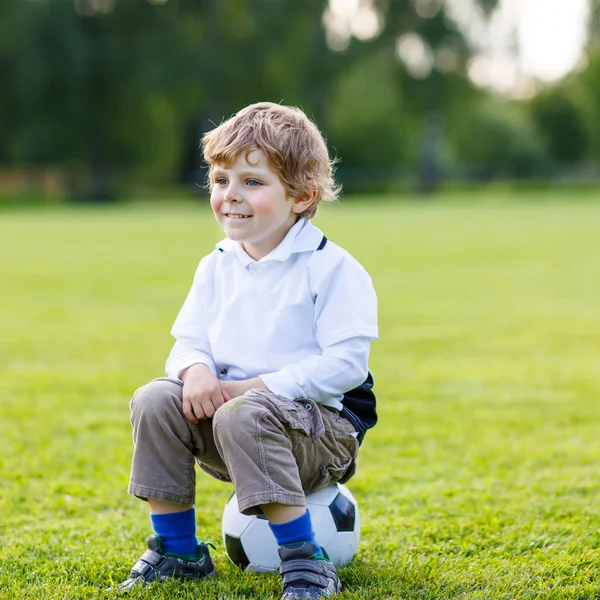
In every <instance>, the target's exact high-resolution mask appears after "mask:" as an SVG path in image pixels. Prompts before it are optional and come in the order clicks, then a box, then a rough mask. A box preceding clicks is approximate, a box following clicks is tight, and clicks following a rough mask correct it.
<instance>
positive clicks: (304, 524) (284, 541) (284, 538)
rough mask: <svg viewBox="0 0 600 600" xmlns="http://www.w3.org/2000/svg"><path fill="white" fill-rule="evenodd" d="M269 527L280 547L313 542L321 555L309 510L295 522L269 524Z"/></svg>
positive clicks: (317, 552)
mask: <svg viewBox="0 0 600 600" xmlns="http://www.w3.org/2000/svg"><path fill="white" fill-rule="evenodd" d="M269 527H270V528H271V531H272V532H273V535H274V536H275V539H276V540H277V543H278V544H279V545H280V546H287V545H289V544H298V543H300V542H312V543H313V544H314V545H315V547H316V554H321V547H320V546H319V544H317V540H316V539H315V534H314V532H313V528H312V522H311V520H310V512H309V511H308V509H307V510H306V512H305V513H304V514H303V515H302V516H301V517H298V518H297V519H294V520H293V521H288V522H287V523H281V524H280V525H275V524H274V523H269Z"/></svg>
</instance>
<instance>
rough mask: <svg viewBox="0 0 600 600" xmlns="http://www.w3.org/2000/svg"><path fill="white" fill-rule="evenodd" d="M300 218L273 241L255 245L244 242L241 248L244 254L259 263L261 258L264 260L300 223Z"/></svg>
mask: <svg viewBox="0 0 600 600" xmlns="http://www.w3.org/2000/svg"><path fill="white" fill-rule="evenodd" d="M299 220H300V218H299V217H298V218H297V219H296V220H295V221H294V222H293V223H292V224H291V225H290V226H289V227H288V228H287V229H284V230H282V231H280V232H279V235H278V236H277V237H275V238H273V239H270V240H268V241H265V242H264V243H262V244H261V243H258V244H253V243H252V242H250V243H246V242H242V243H241V246H242V248H243V250H244V252H245V253H246V254H247V255H248V256H249V257H250V258H252V259H253V260H255V261H259V260H260V259H261V258H264V257H265V256H267V255H268V254H271V252H273V250H275V248H277V246H279V244H281V242H283V240H284V239H285V238H286V236H287V234H288V233H289V232H290V230H291V229H292V227H294V225H296V223H298V221H299Z"/></svg>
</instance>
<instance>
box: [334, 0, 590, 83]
mask: <svg viewBox="0 0 600 600" xmlns="http://www.w3.org/2000/svg"><path fill="white" fill-rule="evenodd" d="M441 1H442V0H415V2H416V5H417V12H419V14H427V13H428V12H431V11H432V10H433V12H434V13H435V11H436V9H435V6H436V5H439V3H440V2H441ZM589 1H590V0H501V2H500V8H499V10H498V11H496V13H495V15H494V18H493V19H492V21H491V23H490V24H489V25H486V24H485V23H484V22H483V21H482V20H480V19H476V18H473V15H474V10H473V5H474V0H446V2H447V4H448V7H449V11H450V14H452V16H453V18H456V20H457V21H458V22H460V23H461V24H462V26H463V27H464V28H465V30H466V32H467V35H468V37H469V39H470V40H471V41H472V42H474V44H475V46H477V47H478V49H479V52H478V54H477V57H476V58H475V59H474V60H473V61H472V63H471V65H470V68H469V74H470V76H471V78H472V79H473V80H474V81H475V82H476V83H478V84H479V85H482V86H489V87H492V88H496V89H499V90H501V91H505V92H507V93H517V94H519V93H524V94H527V93H528V88H530V86H531V80H532V79H540V80H543V81H548V82H550V81H553V80H556V79H559V78H561V77H562V76H564V75H566V74H567V73H568V72H569V71H571V70H573V69H574V68H576V67H577V65H578V64H580V62H581V60H582V57H583V48H584V45H585V42H586V28H587V22H586V18H587V13H588V8H589ZM329 5H330V11H328V14H326V19H325V21H326V24H327V26H328V31H329V34H330V35H329V39H330V43H331V45H332V47H337V48H338V49H340V50H341V49H343V48H344V47H345V46H346V45H347V43H348V41H349V36H350V35H353V36H355V37H358V38H362V39H368V38H370V37H373V36H374V35H376V34H377V32H378V30H379V26H380V24H378V22H377V18H376V17H375V15H374V14H373V13H372V12H370V10H369V9H368V6H369V2H368V0H329ZM432 7H433V8H432ZM403 37H404V38H406V39H400V40H399V46H398V53H399V55H400V56H401V58H402V59H403V60H404V62H405V63H406V64H407V66H408V67H409V71H411V70H412V71H414V74H416V75H417V76H418V75H419V73H420V74H421V76H425V75H426V74H427V73H428V72H429V70H430V68H431V64H429V65H427V63H428V62H429V63H432V60H433V58H432V57H431V52H430V51H429V50H428V49H427V48H425V47H424V46H423V44H422V42H421V41H420V38H419V37H418V36H415V35H414V34H412V35H411V34H409V35H407V36H403ZM515 48H516V49H517V52H516V54H515ZM413 67H414V68H413Z"/></svg>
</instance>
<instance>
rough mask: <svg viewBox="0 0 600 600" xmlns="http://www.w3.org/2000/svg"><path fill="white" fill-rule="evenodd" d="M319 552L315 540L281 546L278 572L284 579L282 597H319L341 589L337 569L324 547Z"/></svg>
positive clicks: (292, 599)
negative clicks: (291, 545) (313, 541)
mask: <svg viewBox="0 0 600 600" xmlns="http://www.w3.org/2000/svg"><path fill="white" fill-rule="evenodd" d="M321 552H322V554H321V553H319V554H316V547H315V545H314V544H313V543H312V542H303V543H302V544H300V545H297V546H293V547H290V546H281V547H280V548H279V557H280V558H281V565H280V567H279V573H280V575H281V579H282V581H283V595H282V596H281V600H318V599H319V598H329V597H333V596H335V595H336V594H338V593H339V592H340V590H341V585H340V580H339V578H338V575H337V571H336V570H335V567H334V566H333V563H332V562H331V559H330V558H329V556H328V555H327V552H325V550H322V551H321Z"/></svg>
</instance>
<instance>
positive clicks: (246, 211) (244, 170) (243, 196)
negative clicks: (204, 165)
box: [210, 149, 311, 260]
mask: <svg viewBox="0 0 600 600" xmlns="http://www.w3.org/2000/svg"><path fill="white" fill-rule="evenodd" d="M211 180H212V181H211V184H212V190H211V194H210V204H211V207H212V209H213V212H214V213H215V217H216V219H217V223H218V224H219V227H221V229H222V230H223V231H224V232H225V234H226V235H227V237H228V238H229V239H231V240H235V241H236V242H241V243H242V245H243V247H244V250H245V251H246V252H247V253H248V254H249V255H250V256H251V257H252V258H254V259H255V260H260V259H261V258H262V257H263V256H266V255H267V254H269V252H271V251H272V250H274V249H275V248H276V247H277V246H278V245H279V244H280V243H281V241H282V240H283V238H284V237H285V236H286V234H287V232H288V231H289V230H290V229H291V227H292V226H293V225H294V223H295V222H296V220H297V217H298V214H299V213H301V212H302V211H303V210H305V208H307V207H308V206H309V205H310V202H311V200H310V199H307V200H304V201H302V200H300V201H297V202H295V201H294V199H292V198H290V197H289V196H288V195H287V192H286V190H285V188H284V187H283V184H282V183H281V180H280V179H279V175H278V174H277V173H276V172H275V171H273V170H272V169H271V166H270V164H269V161H268V159H267V157H266V156H265V154H264V152H263V151H262V150H258V149H256V150H252V151H251V152H250V153H249V154H248V156H247V159H246V156H245V153H243V152H242V153H240V154H239V155H238V157H237V158H236V161H235V163H234V164H233V165H231V166H230V167H229V168H228V169H226V168H225V167H222V166H220V165H214V166H213V169H212V173H211Z"/></svg>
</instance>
